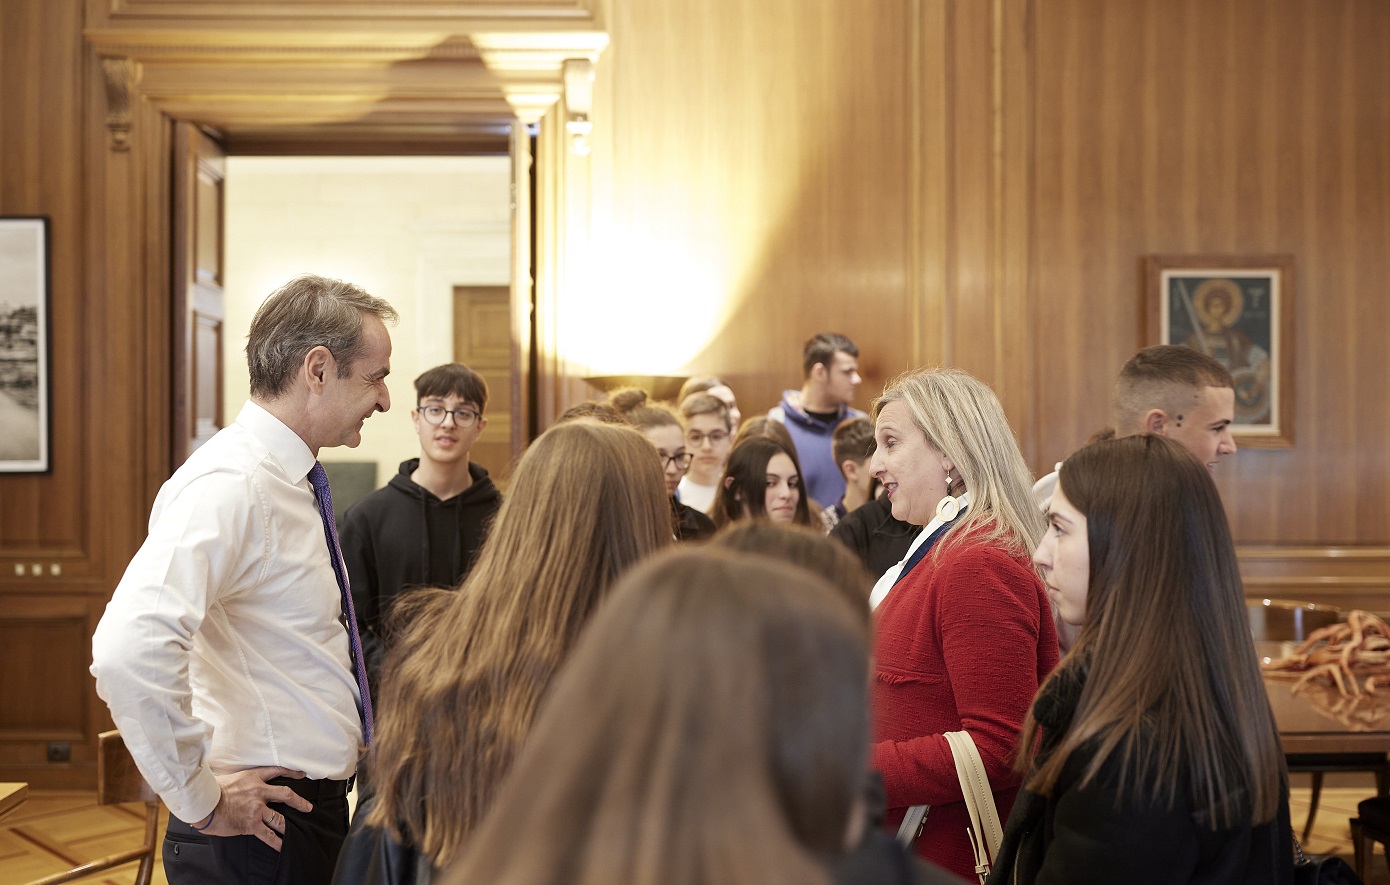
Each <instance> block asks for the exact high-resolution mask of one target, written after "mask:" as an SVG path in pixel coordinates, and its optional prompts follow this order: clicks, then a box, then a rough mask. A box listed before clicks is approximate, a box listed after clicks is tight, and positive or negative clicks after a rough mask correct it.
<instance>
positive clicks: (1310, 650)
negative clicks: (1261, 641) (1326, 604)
mask: <svg viewBox="0 0 1390 885" xmlns="http://www.w3.org/2000/svg"><path fill="white" fill-rule="evenodd" d="M1261 667H1262V668H1263V669H1264V671H1265V672H1266V673H1279V672H1287V673H1290V674H1297V676H1298V681H1297V682H1295V683H1294V686H1293V691H1294V692H1295V693H1299V692H1301V691H1303V690H1305V689H1306V688H1307V686H1309V685H1312V684H1313V683H1322V684H1325V685H1329V686H1331V687H1334V688H1336V690H1337V692H1338V693H1339V694H1340V695H1341V696H1342V697H1343V698H1348V699H1356V698H1362V697H1366V696H1371V695H1375V694H1376V689H1377V688H1379V687H1383V686H1385V685H1390V624H1386V623H1385V621H1383V620H1381V619H1380V618H1379V617H1377V616H1376V615H1373V614H1371V613H1370V612H1367V611H1361V610H1360V609H1357V610H1354V611H1351V612H1349V613H1348V614H1347V619H1346V622H1345V623H1337V624H1331V625H1329V626H1327V627H1322V628H1319V629H1317V630H1314V631H1313V632H1312V633H1310V634H1308V637H1307V638H1306V639H1304V640H1303V642H1302V643H1301V644H1299V645H1298V646H1297V647H1295V648H1294V650H1293V652H1292V653H1291V654H1289V655H1288V656H1287V657H1284V658H1279V659H1277V660H1273V661H1269V662H1267V663H1264V664H1261Z"/></svg>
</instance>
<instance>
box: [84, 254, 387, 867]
mask: <svg viewBox="0 0 1390 885" xmlns="http://www.w3.org/2000/svg"><path fill="white" fill-rule="evenodd" d="M396 318H397V317H396V312H395V311H394V310H393V309H392V308H391V306H390V305H389V304H387V303H386V302H385V301H383V300H381V299H379V298H375V297H373V296H371V295H369V294H367V293H366V292H365V291H363V290H362V289H361V288H359V287H357V286H354V285H352V284H350V283H344V282H342V281H339V280H330V279H325V278H322V277H315V276H303V277H299V278H297V279H294V280H292V281H291V282H289V283H288V284H286V285H285V286H284V287H282V288H281V289H279V290H278V291H276V292H275V293H273V294H272V295H271V296H270V297H269V298H268V299H267V300H266V301H265V303H264V304H262V305H261V307H260V309H259V310H258V311H257V312H256V316H255V318H254V319H253V320H252V323H251V331H250V334H249V336H248V341H247V345H246V354H247V362H248V364H249V367H250V374H251V399H250V401H249V402H248V403H247V404H246V405H245V406H244V407H243V408H242V410H241V413H240V414H239V415H238V416H237V419H236V421H235V423H233V424H232V425H230V426H229V427H227V428H225V429H223V430H222V431H221V432H219V433H218V434H217V435H216V436H215V437H213V438H212V439H211V440H209V441H208V442H207V443H206V444H204V445H203V446H202V447H201V448H199V449H198V450H197V451H196V452H194V453H193V455H192V456H190V457H189V459H188V461H187V462H186V463H184V465H183V466H182V467H180V468H179V469H178V470H177V471H176V472H175V473H174V475H173V476H172V477H171V478H170V479H169V481H168V482H166V483H165V484H164V487H163V488H162V489H160V492H159V496H158V497H157V498H156V499H155V503H154V509H153V512H152V513H151V515H150V525H149V535H148V537H147V539H146V541H145V543H144V545H143V546H141V548H140V550H139V552H137V553H136V554H135V558H134V559H132V560H131V562H130V566H129V567H128V568H127V570H126V573H125V576H124V577H123V578H122V579H121V582H120V584H119V585H118V586H117V587H116V591H115V594H114V596H113V597H112V600H111V602H110V604H109V605H108V606H107V609H106V613H105V615H104V616H103V617H102V619H101V623H100V624H99V625H98V627H97V630H96V635H95V636H94V637H93V641H92V655H93V664H92V674H93V675H94V676H95V677H96V679H97V693H98V694H99V695H101V697H102V699H103V700H104V701H106V703H107V705H108V706H109V707H110V709H111V715H112V717H113V718H114V720H115V722H116V726H117V728H119V729H120V731H121V734H122V735H123V737H124V738H125V743H126V746H127V747H128V748H129V749H130V752H131V755H132V756H134V758H135V761H136V763H137V764H138V766H139V768H140V771H141V773H142V774H144V776H145V778H146V780H148V781H149V783H150V785H151V786H152V787H154V789H155V790H156V791H157V792H158V793H159V795H160V797H161V798H162V799H163V800H164V803H165V804H166V805H167V806H168V807H169V810H170V812H171V820H170V822H169V833H168V838H167V839H166V841H165V846H164V860H165V868H166V872H167V873H168V878H169V881H170V882H171V883H176V885H177V883H184V882H200V883H201V882H208V881H216V880H218V879H220V880H221V881H223V882H227V883H237V885H240V883H251V882H266V883H271V882H275V883H290V882H293V883H296V885H297V883H316V882H322V883H328V882H329V881H330V879H331V876H332V873H333V865H334V863H335V861H336V859H337V854H338V848H339V847H340V846H341V844H342V840H343V838H344V836H345V835H346V833H347V826H348V821H347V791H348V789H349V787H350V779H351V778H352V776H353V774H354V772H355V771H356V769H357V762H358V759H359V758H360V756H361V754H362V752H363V750H364V745H365V737H364V722H365V720H366V718H367V716H368V713H369V711H364V710H363V707H362V699H361V691H360V688H359V685H358V681H357V678H356V676H355V666H354V660H353V658H352V651H351V649H350V645H351V642H350V639H349V632H348V630H347V629H346V627H345V622H344V609H343V599H342V590H341V589H340V586H339V583H338V579H337V578H336V576H335V563H334V559H333V557H334V556H335V554H334V553H331V552H330V550H331V549H332V545H333V540H332V537H331V535H329V534H328V532H327V528H326V525H325V522H324V521H323V519H322V518H321V515H320V509H319V503H318V499H317V498H316V497H315V491H314V489H313V488H312V486H311V483H310V478H311V471H314V472H313V474H312V476H313V477H315V478H317V477H321V475H322V474H321V472H319V471H321V468H318V469H317V470H315V468H316V459H317V457H318V453H319V450H320V449H322V448H327V447H332V446H344V445H345V446H356V445H357V444H358V443H359V442H361V430H362V423H363V422H364V421H365V420H366V419H367V418H368V417H370V416H371V415H372V414H373V413H374V412H384V411H386V410H387V409H388V408H389V407H390V405H391V402H390V396H389V394H388V393H387V389H386V383H385V378H386V375H387V373H388V372H389V371H390V360H391V339H390V336H389V334H388V333H387V331H386V325H385V324H386V323H387V322H394V321H395V320H396ZM325 487H326V484H325ZM209 837H210V838H209ZM209 846H210V850H209Z"/></svg>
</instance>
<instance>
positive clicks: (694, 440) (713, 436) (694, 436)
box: [685, 430, 729, 449]
mask: <svg viewBox="0 0 1390 885" xmlns="http://www.w3.org/2000/svg"><path fill="white" fill-rule="evenodd" d="M728 438H729V434H727V433H725V432H724V431H722V430H715V431H713V432H711V433H701V432H700V431H698V430H692V431H690V432H689V433H687V434H686V435H685V442H686V445H688V446H690V447H691V448H692V449H698V448H699V447H700V446H702V445H704V444H705V441H706V440H708V441H709V444H710V445H712V446H717V445H720V444H722V443H723V442H724V441H725V440H727V439H728Z"/></svg>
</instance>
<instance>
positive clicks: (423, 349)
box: [223, 156, 511, 485]
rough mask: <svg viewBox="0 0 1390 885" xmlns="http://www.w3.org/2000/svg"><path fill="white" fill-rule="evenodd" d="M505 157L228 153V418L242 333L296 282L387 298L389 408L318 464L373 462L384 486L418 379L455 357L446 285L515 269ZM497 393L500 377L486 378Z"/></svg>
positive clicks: (243, 391)
mask: <svg viewBox="0 0 1390 885" xmlns="http://www.w3.org/2000/svg"><path fill="white" fill-rule="evenodd" d="M510 193H511V172H510V159H509V158H508V157H505V156H501V157H228V158H227V179H226V205H227V219H226V230H227V239H226V255H227V260H226V267H227V279H226V292H227V317H226V325H225V327H224V329H225V338H224V340H225V342H226V344H225V353H224V355H223V359H224V367H223V368H224V377H225V379H226V380H225V386H224V410H225V414H226V416H227V420H228V421H230V420H232V419H233V418H234V417H235V416H236V413H237V412H238V411H239V410H240V409H241V405H242V403H243V402H245V400H246V397H247V393H248V382H247V376H246V354H245V350H244V348H245V346H246V332H247V329H248V328H249V327H250V325H251V317H252V315H253V314H254V313H255V311H256V308H257V307H258V306H259V305H260V303H261V302H262V301H263V300H264V299H265V297H266V296H267V295H269V294H270V293H271V292H272V291H274V290H275V289H276V288H278V287H279V286H280V285H282V284H283V283H284V282H286V281H287V280H289V279H290V278H292V277H294V276H297V275H299V274H301V273H316V274H321V275H323V276H329V277H337V278H340V279H345V280H349V281H351V282H354V283H357V284H358V285H360V286H362V287H363V288H365V289H366V290H367V291H368V292H370V293H372V294H373V295H376V296H378V297H381V298H385V299H386V300H387V301H389V302H391V304H392V306H394V307H395V308H396V310H397V311H399V312H400V315H401V319H400V323H399V324H398V325H397V326H396V327H395V328H393V329H392V330H391V341H392V354H391V376H390V377H389V378H388V379H387V382H388V386H389V387H390V389H391V411H389V412H387V413H386V414H385V415H374V416H372V418H370V419H369V420H368V421H367V423H366V425H365V426H364V428H363V431H362V444H361V445H360V446H358V447H357V448H356V449H331V450H325V451H324V452H322V453H321V454H322V460H323V461H325V462H327V461H376V462H377V484H378V485H382V484H384V483H385V482H386V480H387V479H388V478H389V477H390V476H391V475H392V474H394V473H395V472H396V470H397V467H398V465H399V464H400V462H401V461H403V460H404V459H406V458H411V457H415V456H416V455H418V454H419V444H418V442H417V440H416V438H415V435H414V432H413V431H412V429H411V426H410V409H411V407H412V406H413V405H414V397H415V389H414V385H413V381H414V380H415V377H416V376H417V375H419V374H420V373H421V372H423V371H424V370H425V369H428V368H430V367H431V366H436V365H439V364H440V363H444V362H449V361H450V360H452V359H453V322H454V321H453V287H454V286H456V285H480V286H481V285H506V284H507V283H508V282H509V281H510V272H511V228H510V223H511V210H510ZM488 383H489V384H490V385H491V386H492V387H493V389H495V390H498V389H500V390H505V389H506V379H501V378H496V379H494V378H489V379H488Z"/></svg>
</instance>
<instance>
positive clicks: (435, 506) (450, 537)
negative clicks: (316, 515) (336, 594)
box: [342, 363, 502, 694]
mask: <svg viewBox="0 0 1390 885" xmlns="http://www.w3.org/2000/svg"><path fill="white" fill-rule="evenodd" d="M415 403H416V405H415V408H414V409H413V410H412V411H411V413H410V420H411V422H412V423H413V424H414V425H415V432H416V433H418V434H419V436H420V457H418V458H410V459H409V460H406V461H402V462H401V469H400V472H399V473H397V474H396V475H395V476H393V477H391V481H390V482H389V483H387V484H386V486H385V487H384V488H380V489H377V490H376V491H375V492H372V493H371V494H370V495H367V496H366V497H364V498H363V499H362V500H360V501H358V502H357V503H356V504H354V505H352V506H351V507H349V508H348V510H347V513H345V514H344V515H343V530H342V546H343V559H344V560H345V561H346V563H347V571H348V578H349V580H350V581H351V584H352V600H353V605H354V607H355V609H356V613H357V626H358V630H359V631H360V633H361V634H362V650H363V653H364V657H365V658H366V661H367V674H368V677H369V683H370V684H371V685H372V687H373V689H375V687H376V686H377V684H378V680H377V679H376V677H377V675H378V674H379V673H380V670H381V661H382V657H383V656H384V654H385V650H386V648H385V646H386V641H385V638H386V637H385V631H384V629H383V628H384V626H387V625H389V624H390V619H389V615H390V611H391V605H392V604H393V603H394V602H395V601H396V598H397V597H398V596H400V595H401V594H402V593H405V592H407V591H409V590H410V589H412V588H417V587H455V586H457V585H458V584H459V582H460V581H461V580H462V579H463V576H464V575H466V574H468V572H469V570H470V569H471V568H472V567H473V560H474V559H475V558H476V556H477V554H478V548H480V547H481V546H482V545H483V539H484V538H485V537H487V530H488V527H489V526H490V525H491V523H492V517H493V515H494V514H496V513H497V508H498V507H499V506H501V504H502V495H501V493H500V492H499V491H498V490H497V486H495V485H493V484H492V479H491V478H490V477H489V476H488V473H487V470H486V469H485V468H483V467H482V466H481V465H478V464H475V463H473V462H471V461H469V460H468V453H469V451H470V450H471V449H472V448H473V444H474V443H476V442H477V441H478V436H479V435H480V434H481V433H482V432H483V428H485V427H487V419H486V418H484V417H483V409H484V408H485V407H486V406H487V382H485V381H484V380H483V379H482V376H480V375H479V374H478V373H477V372H474V371H473V370H472V369H470V368H468V367H467V366H465V365H462V364H460V363H446V364H444V365H442V366H435V367H434V368H433V369H430V370H428V371H426V372H425V373H424V374H422V375H421V376H420V377H419V378H416V379H415ZM373 694H375V691H373Z"/></svg>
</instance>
